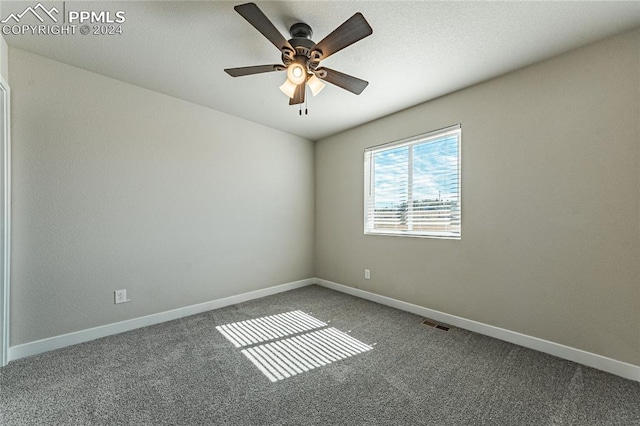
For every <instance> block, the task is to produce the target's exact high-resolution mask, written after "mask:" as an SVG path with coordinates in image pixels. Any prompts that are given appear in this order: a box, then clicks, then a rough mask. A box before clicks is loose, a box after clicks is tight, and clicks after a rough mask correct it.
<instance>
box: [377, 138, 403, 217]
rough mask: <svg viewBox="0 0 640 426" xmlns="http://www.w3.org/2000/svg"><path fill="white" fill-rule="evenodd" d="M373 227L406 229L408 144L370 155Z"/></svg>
mask: <svg viewBox="0 0 640 426" xmlns="http://www.w3.org/2000/svg"><path fill="white" fill-rule="evenodd" d="M374 171H375V172H374V185H373V192H374V193H375V198H374V200H375V201H374V205H375V217H374V223H373V228H374V229H406V226H405V225H404V221H405V217H404V216H405V215H404V213H405V211H406V206H407V193H408V181H407V173H408V171H409V147H407V146H404V147H398V148H394V149H389V150H386V151H381V152H377V153H376V154H375V156H374Z"/></svg>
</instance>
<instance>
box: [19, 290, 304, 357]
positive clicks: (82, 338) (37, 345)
mask: <svg viewBox="0 0 640 426" xmlns="http://www.w3.org/2000/svg"><path fill="white" fill-rule="evenodd" d="M314 283H315V279H314V278H307V279H305V280H300V281H294V282H291V283H286V284H281V285H276V286H273V287H268V288H264V289H261V290H255V291H250V292H248V293H242V294H238V295H235V296H229V297H225V298H223V299H217V300H211V301H209V302H204V303H199V304H197V305H191V306H185V307H184V308H178V309H172V310H170V311H165V312H159V313H157V314H151V315H146V316H144V317H139V318H134V319H130V320H126V321H120V322H116V323H113V324H107V325H102V326H99V327H94V328H89V329H86V330H80V331H75V332H73V333H67V334H62V335H60V336H54V337H49V338H47V339H42V340H36V341H33V342H29V343H24V344H22V345H17V346H11V347H9V361H12V360H16V359H19V358H24V357H26V356H30V355H36V354H39V353H43V352H47V351H51V350H54V349H60V348H64V347H65V346H71V345H77V344H78V343H83V342H87V341H89V340H94V339H99V338H100V337H106V336H111V335H113V334H118V333H122V332H125V331H130V330H134V329H136V328H141V327H146V326H149V325H154V324H159V323H161V322H165V321H171V320H174V319H178V318H183V317H188V316H190V315H195V314H199V313H201V312H206V311H210V310H213V309H218V308H223V307H225V306H229V305H235V304H237V303H242V302H246V301H248V300H253V299H259V298H261V297H265V296H270V295H272V294H276V293H282V292H283V291H289V290H293V289H296V288H300V287H305V286H308V285H311V284H314Z"/></svg>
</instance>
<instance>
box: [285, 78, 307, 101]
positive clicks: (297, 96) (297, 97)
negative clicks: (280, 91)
mask: <svg viewBox="0 0 640 426" xmlns="http://www.w3.org/2000/svg"><path fill="white" fill-rule="evenodd" d="M305 86H306V83H302V84H298V85H297V86H296V91H295V92H294V94H293V98H290V99H289V105H298V104H302V103H304V93H305V92H306V89H305Z"/></svg>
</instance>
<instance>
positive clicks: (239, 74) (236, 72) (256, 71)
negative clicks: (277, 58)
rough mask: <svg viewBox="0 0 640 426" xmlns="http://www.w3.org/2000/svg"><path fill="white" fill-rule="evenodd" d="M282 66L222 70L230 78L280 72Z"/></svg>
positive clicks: (257, 66)
mask: <svg viewBox="0 0 640 426" xmlns="http://www.w3.org/2000/svg"><path fill="white" fill-rule="evenodd" d="M283 69H284V67H283V66H282V65H256V66H253V67H239V68H227V69H225V70H224V72H226V73H227V74H229V75H230V76H231V77H242V76H243V75H252V74H261V73H263V72H271V71H282V70H283Z"/></svg>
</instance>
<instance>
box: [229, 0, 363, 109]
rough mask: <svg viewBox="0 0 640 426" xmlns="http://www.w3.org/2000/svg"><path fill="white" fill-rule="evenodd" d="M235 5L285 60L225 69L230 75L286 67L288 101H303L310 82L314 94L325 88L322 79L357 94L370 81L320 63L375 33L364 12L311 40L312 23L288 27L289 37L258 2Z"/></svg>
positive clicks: (256, 72)
mask: <svg viewBox="0 0 640 426" xmlns="http://www.w3.org/2000/svg"><path fill="white" fill-rule="evenodd" d="M234 9H235V10H236V12H238V13H239V14H240V15H241V16H242V17H243V18H244V19H246V20H247V21H248V22H249V23H250V24H251V25H253V26H254V27H255V28H256V29H257V30H258V31H260V33H262V35H263V36H265V37H266V38H267V39H268V40H269V41H270V42H271V43H273V45H274V46H276V47H277V48H278V50H279V51H280V52H281V53H282V64H275V65H256V66H251V67H240V68H227V69H225V72H226V73H227V74H229V75H230V76H231V77H241V76H245V75H252V74H261V73H265V72H271V71H286V72H287V80H286V81H285V82H284V84H283V85H282V86H280V90H282V91H283V92H284V93H285V94H286V95H287V96H289V98H290V99H289V105H298V104H302V103H304V100H305V92H306V86H307V85H308V86H309V88H310V89H311V92H312V93H313V95H314V96H315V95H317V94H318V93H319V92H320V90H322V89H323V88H324V86H325V84H324V83H323V81H326V82H329V83H331V84H334V85H336V86H338V87H341V88H343V89H345V90H348V91H350V92H352V93H355V94H356V95H359V94H360V93H362V91H363V90H364V89H365V87H367V85H368V84H369V83H368V82H367V81H365V80H361V79H359V78H356V77H353V76H351V75H348V74H344V73H341V72H339V71H336V70H333V69H331V68H326V67H321V66H320V61H322V60H324V59H326V58H328V57H329V56H331V55H333V54H334V53H336V52H338V51H340V50H342V49H344V48H345V47H348V46H350V45H352V44H354V43H356V42H357V41H360V40H362V39H363V38H365V37H367V36H369V35H371V34H372V33H373V30H372V29H371V26H370V25H369V23H368V22H367V21H366V19H364V16H362V14H361V13H356V14H355V15H353V16H352V17H351V18H349V19H347V20H346V21H345V22H344V23H343V24H342V25H340V26H339V27H338V28H336V29H335V30H333V32H332V33H331V34H329V35H328V36H326V37H325V38H323V39H322V40H321V41H320V42H319V43H314V42H313V41H312V40H311V36H312V34H313V32H312V30H311V27H310V26H309V25H307V24H305V23H302V22H298V23H295V24H293V25H292V26H291V28H290V29H289V32H290V33H291V39H290V40H288V41H287V40H286V39H285V38H284V37H283V36H282V34H281V33H280V31H278V29H277V28H276V27H275V26H274V25H273V23H272V22H271V21H270V20H269V18H267V17H266V16H265V14H264V13H262V11H261V10H260V8H259V7H258V6H256V4H255V3H246V4H241V5H238V6H235V7H234Z"/></svg>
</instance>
